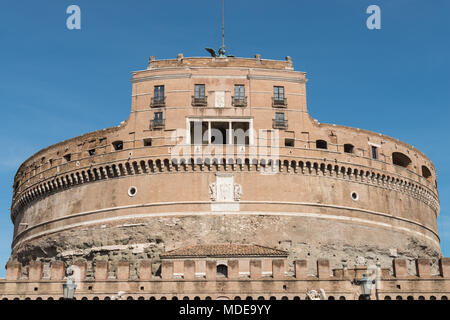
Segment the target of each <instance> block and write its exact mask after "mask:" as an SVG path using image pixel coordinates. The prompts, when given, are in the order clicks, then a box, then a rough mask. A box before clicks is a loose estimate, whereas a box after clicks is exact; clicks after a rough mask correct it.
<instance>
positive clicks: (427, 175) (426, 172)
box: [422, 166, 431, 182]
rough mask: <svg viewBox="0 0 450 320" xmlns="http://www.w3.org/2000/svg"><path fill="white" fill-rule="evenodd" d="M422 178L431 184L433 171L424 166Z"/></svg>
mask: <svg viewBox="0 0 450 320" xmlns="http://www.w3.org/2000/svg"><path fill="white" fill-rule="evenodd" d="M422 176H423V177H424V178H425V179H427V180H428V181H430V182H431V171H430V169H428V168H427V167H425V166H422Z"/></svg>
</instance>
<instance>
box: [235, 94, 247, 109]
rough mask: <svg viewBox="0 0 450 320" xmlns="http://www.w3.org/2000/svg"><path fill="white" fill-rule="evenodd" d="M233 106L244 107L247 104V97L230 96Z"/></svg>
mask: <svg viewBox="0 0 450 320" xmlns="http://www.w3.org/2000/svg"><path fill="white" fill-rule="evenodd" d="M231 98H232V99H231V104H232V105H233V107H240V108H245V107H246V106H247V97H235V96H233V97H231Z"/></svg>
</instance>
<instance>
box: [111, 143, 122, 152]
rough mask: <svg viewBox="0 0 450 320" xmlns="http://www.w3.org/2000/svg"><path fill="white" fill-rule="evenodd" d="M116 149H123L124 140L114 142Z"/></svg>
mask: <svg viewBox="0 0 450 320" xmlns="http://www.w3.org/2000/svg"><path fill="white" fill-rule="evenodd" d="M112 145H113V147H114V150H122V149H123V141H114V142H113V143H112Z"/></svg>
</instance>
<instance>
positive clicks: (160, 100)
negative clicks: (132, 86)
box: [150, 97, 166, 108]
mask: <svg viewBox="0 0 450 320" xmlns="http://www.w3.org/2000/svg"><path fill="white" fill-rule="evenodd" d="M165 106H166V97H152V100H151V102H150V107H152V108H160V107H165Z"/></svg>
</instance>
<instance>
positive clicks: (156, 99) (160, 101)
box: [151, 86, 165, 108]
mask: <svg viewBox="0 0 450 320" xmlns="http://www.w3.org/2000/svg"><path fill="white" fill-rule="evenodd" d="M151 106H152V107H156V108H158V107H164V106H165V97H164V86H154V89H153V98H152V101H151Z"/></svg>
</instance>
